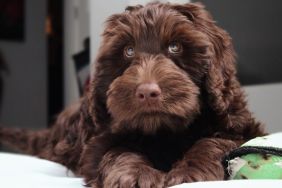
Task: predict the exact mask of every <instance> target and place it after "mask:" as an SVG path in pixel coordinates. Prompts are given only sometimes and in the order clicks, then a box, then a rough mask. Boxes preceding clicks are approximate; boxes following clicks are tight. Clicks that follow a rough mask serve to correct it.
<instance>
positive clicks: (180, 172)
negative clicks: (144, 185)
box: [165, 138, 237, 186]
mask: <svg viewBox="0 0 282 188" xmlns="http://www.w3.org/2000/svg"><path fill="white" fill-rule="evenodd" d="M236 147H237V144H236V143H235V142H234V141H231V140H226V139H220V138H205V139H202V140H199V141H198V142H196V143H195V145H194V146H193V147H192V148H191V149H190V150H189V151H188V152H186V153H185V155H184V157H183V159H182V160H180V161H178V162H177V163H176V164H175V165H173V166H174V167H173V168H172V170H171V171H170V172H169V173H168V174H167V176H166V180H165V185H166V186H173V185H177V184H181V183H187V182H195V181H211V180H223V179H224V169H223V165H222V163H221V162H222V159H223V157H224V156H225V155H226V154H227V153H228V152H229V151H231V150H232V149H235V148H236Z"/></svg>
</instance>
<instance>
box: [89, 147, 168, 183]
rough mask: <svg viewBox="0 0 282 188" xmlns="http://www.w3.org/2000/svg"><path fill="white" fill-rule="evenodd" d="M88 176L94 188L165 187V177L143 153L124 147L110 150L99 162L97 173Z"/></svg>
mask: <svg viewBox="0 0 282 188" xmlns="http://www.w3.org/2000/svg"><path fill="white" fill-rule="evenodd" d="M90 166H91V165H90ZM90 166H89V167H90ZM88 170H91V169H88ZM88 176H89V177H86V181H87V180H88V181H87V183H88V185H91V186H92V187H93V188H101V187H104V188H107V187H111V188H137V187H140V188H141V187H142V188H143V187H144V188H153V187H154V188H163V187H164V177H165V176H164V173H162V172H160V171H159V170H156V169H154V168H153V167H152V165H151V164H150V163H149V162H148V161H147V160H146V158H145V157H144V156H143V155H141V154H139V153H134V152H130V151H128V150H126V149H122V148H116V149H112V150H110V151H108V152H107V153H106V154H105V155H104V156H103V158H102V161H101V162H100V164H99V167H98V170H97V174H93V176H92V177H91V176H90V174H88Z"/></svg>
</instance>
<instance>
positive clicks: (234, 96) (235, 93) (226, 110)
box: [174, 3, 259, 134]
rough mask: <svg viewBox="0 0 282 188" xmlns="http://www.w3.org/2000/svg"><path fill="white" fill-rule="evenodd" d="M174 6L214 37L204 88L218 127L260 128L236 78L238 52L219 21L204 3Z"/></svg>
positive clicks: (241, 129)
mask: <svg viewBox="0 0 282 188" xmlns="http://www.w3.org/2000/svg"><path fill="white" fill-rule="evenodd" d="M174 8H175V9H176V10H177V11H179V12H180V13H182V14H183V15H185V16H186V17H187V18H188V19H189V20H190V21H191V22H192V23H193V25H194V27H195V28H196V29H197V30H198V31H199V32H202V33H204V34H205V35H206V36H207V38H208V39H209V40H210V41H209V42H210V43H211V47H210V49H209V50H210V51H211V57H210V60H209V65H208V71H207V73H206V80H205V84H204V87H205V88H204V90H206V93H207V100H208V101H207V103H208V104H209V106H210V108H211V109H212V110H213V111H214V113H215V114H216V116H217V119H218V124H219V125H218V126H220V127H221V128H223V129H224V130H229V131H231V132H234V131H236V132H240V133H242V132H243V131H244V133H246V134H248V133H247V132H248V131H246V130H249V132H252V131H255V130H257V131H258V130H259V128H258V126H259V124H258V123H256V122H255V120H254V119H253V118H252V115H251V113H250V112H249V110H248V109H247V103H246V100H245V95H244V92H243V91H242V89H241V86H240V83H239V81H238V79H237V77H236V67H235V52H234V49H233V45H232V41H231V38H230V36H229V35H228V33H227V32H225V31H224V30H223V29H221V28H219V27H218V26H217V25H216V24H215V22H214V21H213V19H212V17H211V15H210V14H209V13H208V12H207V11H206V10H205V9H204V6H203V5H202V4H193V3H191V4H186V5H176V6H175V7H174ZM250 134H254V133H253V132H252V133H250ZM257 134H259V133H257Z"/></svg>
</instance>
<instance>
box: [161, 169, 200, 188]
mask: <svg viewBox="0 0 282 188" xmlns="http://www.w3.org/2000/svg"><path fill="white" fill-rule="evenodd" d="M187 172H188V169H187V168H179V169H173V170H172V171H170V172H169V173H168V174H167V175H166V177H165V186H166V187H170V186H174V185H178V184H182V183H189V182H193V181H195V180H193V178H192V177H190V176H189V175H188V173H187Z"/></svg>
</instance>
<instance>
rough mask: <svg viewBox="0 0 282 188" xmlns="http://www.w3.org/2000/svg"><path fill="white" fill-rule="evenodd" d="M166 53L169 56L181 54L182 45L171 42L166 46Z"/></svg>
mask: <svg viewBox="0 0 282 188" xmlns="http://www.w3.org/2000/svg"><path fill="white" fill-rule="evenodd" d="M168 52H169V53H171V54H178V53H180V52H182V45H181V44H180V43H179V42H172V43H170V44H169V45H168Z"/></svg>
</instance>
